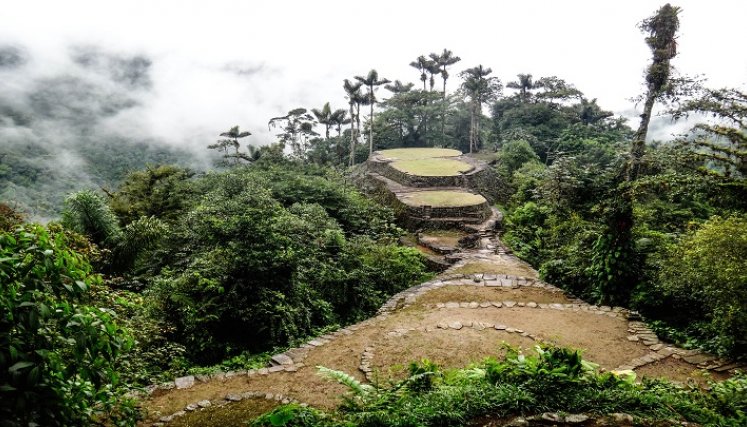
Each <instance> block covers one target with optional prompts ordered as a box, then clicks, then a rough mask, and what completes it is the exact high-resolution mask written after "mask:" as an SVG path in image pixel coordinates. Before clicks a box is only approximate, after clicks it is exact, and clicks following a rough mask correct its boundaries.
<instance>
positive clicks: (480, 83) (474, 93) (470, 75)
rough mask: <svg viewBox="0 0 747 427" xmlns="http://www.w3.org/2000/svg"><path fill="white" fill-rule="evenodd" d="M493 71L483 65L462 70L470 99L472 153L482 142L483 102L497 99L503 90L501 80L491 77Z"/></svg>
mask: <svg viewBox="0 0 747 427" xmlns="http://www.w3.org/2000/svg"><path fill="white" fill-rule="evenodd" d="M492 72H493V70H491V69H490V68H485V67H483V66H482V65H478V66H477V67H473V68H468V69H466V70H464V71H462V77H463V78H464V82H462V89H463V90H464V94H465V95H466V96H467V97H468V98H469V100H470V130H469V152H470V153H472V152H474V151H475V150H477V148H478V147H479V144H480V122H481V120H482V104H484V103H486V102H489V101H491V100H493V99H495V97H496V96H498V94H499V93H500V91H501V81H500V80H499V79H498V78H497V77H489V75H490V74H491V73H492Z"/></svg>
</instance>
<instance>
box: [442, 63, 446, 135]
mask: <svg viewBox="0 0 747 427" xmlns="http://www.w3.org/2000/svg"><path fill="white" fill-rule="evenodd" d="M445 70H446V67H445V66H444V71H445ZM445 144H446V79H445V78H444V90H443V91H442V92H441V145H445Z"/></svg>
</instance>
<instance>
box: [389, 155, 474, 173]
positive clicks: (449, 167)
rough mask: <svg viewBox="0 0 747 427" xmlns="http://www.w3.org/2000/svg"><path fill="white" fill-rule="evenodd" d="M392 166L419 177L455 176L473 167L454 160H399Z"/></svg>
mask: <svg viewBox="0 0 747 427" xmlns="http://www.w3.org/2000/svg"><path fill="white" fill-rule="evenodd" d="M391 166H392V167H393V168H395V169H397V170H399V171H402V172H406V173H409V174H411V175H418V176H454V175H459V174H460V173H463V172H468V171H470V170H471V169H472V165H470V164H469V163H465V162H462V161H459V160H452V159H442V158H433V159H414V160H397V161H396V162H392V164H391Z"/></svg>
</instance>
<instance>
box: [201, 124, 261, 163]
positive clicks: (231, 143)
mask: <svg viewBox="0 0 747 427" xmlns="http://www.w3.org/2000/svg"><path fill="white" fill-rule="evenodd" d="M251 134H252V133H251V132H248V131H244V132H242V131H241V130H239V127H238V126H234V127H232V128H231V129H229V130H228V132H223V133H221V134H220V135H219V136H222V137H224V138H225V139H219V140H218V141H217V142H216V143H215V144H211V145H208V148H210V149H214V150H223V153H224V154H223V157H224V158H226V159H228V158H231V157H233V159H234V163H235V164H238V163H239V160H240V159H244V160H246V158H245V156H244V155H243V153H240V152H239V148H240V147H241V144H240V143H239V139H241V138H246V137H247V136H249V135H251ZM228 147H233V149H234V153H233V154H228Z"/></svg>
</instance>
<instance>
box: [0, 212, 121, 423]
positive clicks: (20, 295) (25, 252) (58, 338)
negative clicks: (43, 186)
mask: <svg viewBox="0 0 747 427" xmlns="http://www.w3.org/2000/svg"><path fill="white" fill-rule="evenodd" d="M92 251H93V248H92V247H90V246H89V244H88V242H86V240H85V239H84V238H82V237H80V236H78V235H75V234H72V233H69V232H67V231H64V230H63V229H61V228H60V227H58V226H53V227H50V228H44V227H42V226H39V225H25V226H21V227H18V228H16V229H15V230H14V231H11V232H0V283H1V284H2V288H1V290H2V292H0V312H1V313H2V317H0V418H2V420H3V423H4V424H6V425H49V426H67V425H91V424H93V423H94V421H95V420H97V419H103V418H105V419H109V420H110V421H111V422H112V423H114V424H117V425H119V424H121V425H129V424H131V423H132V421H133V420H134V418H135V411H134V410H133V408H132V406H131V405H130V404H127V402H126V401H125V400H124V399H123V398H122V395H123V392H124V388H123V384H122V383H121V382H120V380H119V375H118V373H117V368H116V367H117V362H118V359H119V357H120V356H121V355H122V354H123V353H125V352H127V351H128V349H129V348H130V346H131V345H132V341H131V338H130V337H129V336H128V334H127V333H126V331H124V330H123V329H122V328H121V327H120V326H119V325H118V324H117V323H116V316H115V314H114V312H113V311H112V309H111V308H110V307H109V306H107V305H108V304H107V305H105V304H104V300H103V299H100V298H98V294H101V293H102V292H106V291H105V290H102V289H101V287H102V284H101V277H100V276H98V275H97V274H95V273H93V271H92V268H91V265H90V264H89V262H88V259H87V254H89V253H91V252H92Z"/></svg>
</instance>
